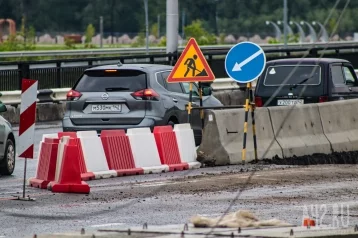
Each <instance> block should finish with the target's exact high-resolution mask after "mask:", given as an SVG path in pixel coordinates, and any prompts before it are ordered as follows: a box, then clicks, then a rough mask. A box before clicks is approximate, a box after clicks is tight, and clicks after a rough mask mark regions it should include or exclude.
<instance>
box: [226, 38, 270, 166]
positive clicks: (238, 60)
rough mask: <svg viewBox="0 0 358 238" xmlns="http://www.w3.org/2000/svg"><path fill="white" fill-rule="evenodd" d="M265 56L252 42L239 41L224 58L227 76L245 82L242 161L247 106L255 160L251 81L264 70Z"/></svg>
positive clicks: (245, 135) (244, 148)
mask: <svg viewBox="0 0 358 238" xmlns="http://www.w3.org/2000/svg"><path fill="white" fill-rule="evenodd" d="M265 65H266V56H265V53H264V51H263V49H262V48H261V47H260V46H259V45H257V44H255V43H252V42H241V43H239V44H237V45H235V46H233V47H232V48H231V49H230V50H229V52H228V53H227V55H226V58H225V70H226V73H227V74H228V75H229V77H230V78H231V79H233V80H235V81H237V82H239V83H246V85H247V88H246V101H245V122H244V139H243V147H242V162H243V163H245V160H246V137H247V121H248V114H249V108H250V110H251V119H252V132H253V141H254V153H255V160H256V161H257V160H258V158H257V141H256V129H255V106H254V105H255V104H254V103H253V101H254V98H253V92H252V82H253V81H254V80H256V79H257V78H258V77H259V76H260V75H261V74H262V72H263V71H264V69H265Z"/></svg>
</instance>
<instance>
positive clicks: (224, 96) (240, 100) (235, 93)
mask: <svg viewBox="0 0 358 238" xmlns="http://www.w3.org/2000/svg"><path fill="white" fill-rule="evenodd" d="M213 96H214V97H216V98H217V99H218V100H219V101H220V102H221V103H222V104H224V105H225V106H229V105H244V104H245V92H244V91H241V90H223V91H216V92H214V93H213Z"/></svg>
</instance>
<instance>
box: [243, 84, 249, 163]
mask: <svg viewBox="0 0 358 238" xmlns="http://www.w3.org/2000/svg"><path fill="white" fill-rule="evenodd" d="M249 84H250V83H247V88H246V100H245V122H244V139H243V145H242V163H243V164H244V163H245V160H246V139H247V121H248V117H249V101H250V89H249V87H250V86H249Z"/></svg>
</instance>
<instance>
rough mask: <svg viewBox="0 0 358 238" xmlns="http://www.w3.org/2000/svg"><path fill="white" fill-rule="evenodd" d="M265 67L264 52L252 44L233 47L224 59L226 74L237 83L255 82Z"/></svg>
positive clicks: (244, 43) (247, 43)
mask: <svg viewBox="0 0 358 238" xmlns="http://www.w3.org/2000/svg"><path fill="white" fill-rule="evenodd" d="M265 65H266V57H265V53H264V51H263V50H262V48H261V47H260V46H258V45H257V44H255V43H252V42H242V43H239V44H237V45H235V46H233V47H232V48H231V49H230V51H229V52H228V54H227V55H226V59H225V70H226V73H227V74H228V75H229V77H230V78H232V79H233V80H235V81H237V82H239V83H249V82H252V81H254V80H256V79H257V78H258V77H259V76H260V75H261V74H262V72H263V70H264V69H265Z"/></svg>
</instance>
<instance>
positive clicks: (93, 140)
mask: <svg viewBox="0 0 358 238" xmlns="http://www.w3.org/2000/svg"><path fill="white" fill-rule="evenodd" d="M77 136H78V138H79V139H80V141H81V146H82V152H83V157H84V159H85V163H86V168H87V172H93V173H94V174H95V176H96V178H110V177H116V176H117V172H116V171H115V170H109V168H108V163H107V159H106V154H105V153H104V149H103V145H102V141H101V138H99V137H98V135H97V132H96V131H81V132H77Z"/></svg>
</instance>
